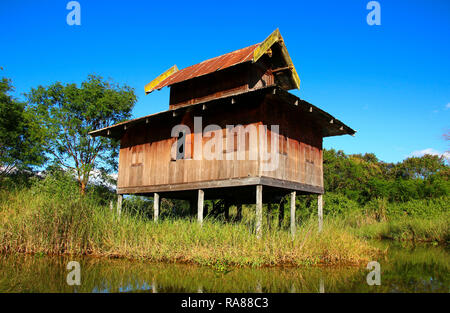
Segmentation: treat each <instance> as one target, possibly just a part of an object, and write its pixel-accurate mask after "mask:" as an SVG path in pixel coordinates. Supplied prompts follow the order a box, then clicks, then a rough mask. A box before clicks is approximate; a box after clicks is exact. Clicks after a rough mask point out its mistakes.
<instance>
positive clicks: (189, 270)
mask: <svg viewBox="0 0 450 313" xmlns="http://www.w3.org/2000/svg"><path fill="white" fill-rule="evenodd" d="M376 244H377V245H379V246H380V247H381V248H383V249H388V253H387V254H386V256H384V257H382V258H380V259H378V260H376V261H378V262H379V263H380V265H381V285H379V286H369V285H368V284H367V282H366V275H367V274H368V273H369V270H367V269H366V268H365V266H362V267H329V266H327V267H302V268H262V269H252V268H231V269H229V270H230V271H229V272H228V271H225V272H219V271H216V270H214V269H212V268H209V267H201V266H192V265H179V264H154V263H148V262H144V261H129V260H117V259H116V260H109V259H98V258H90V257H81V258H80V257H47V256H36V255H35V256H29V255H0V275H1V276H0V292H250V293H251V292H314V293H315V292H444V293H448V292H450V277H449V276H450V274H449V270H450V253H449V250H448V249H447V248H446V247H442V246H440V247H438V246H432V245H418V246H412V245H401V244H393V243H380V242H378V243H376ZM71 260H74V261H78V262H79V263H80V265H81V285H80V286H69V285H68V284H67V282H66V276H67V274H68V273H69V270H67V269H66V266H67V263H68V262H69V261H71Z"/></svg>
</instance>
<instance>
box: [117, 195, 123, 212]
mask: <svg viewBox="0 0 450 313" xmlns="http://www.w3.org/2000/svg"><path fill="white" fill-rule="evenodd" d="M122 201H123V195H118V196H117V215H118V216H119V217H120V214H122Z"/></svg>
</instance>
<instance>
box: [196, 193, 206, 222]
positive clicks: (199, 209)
mask: <svg viewBox="0 0 450 313" xmlns="http://www.w3.org/2000/svg"><path fill="white" fill-rule="evenodd" d="M204 198H205V192H204V191H203V190H201V189H199V190H198V200H197V220H198V223H199V224H200V225H202V224H203V201H204Z"/></svg>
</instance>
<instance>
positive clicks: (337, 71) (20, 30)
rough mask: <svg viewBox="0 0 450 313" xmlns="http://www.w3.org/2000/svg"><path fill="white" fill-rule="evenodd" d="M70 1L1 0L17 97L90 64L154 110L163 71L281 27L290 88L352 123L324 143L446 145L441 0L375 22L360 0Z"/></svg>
mask: <svg viewBox="0 0 450 313" xmlns="http://www.w3.org/2000/svg"><path fill="white" fill-rule="evenodd" d="M68 2H69V1H65V0H59V1H31V0H30V1H21V0H2V1H1V2H0V33H1V37H0V38H1V39H0V40H1V43H2V47H1V49H0V66H2V67H3V68H4V70H3V71H1V72H0V75H1V76H7V77H9V78H11V79H12V80H13V83H14V85H15V87H16V96H17V97H21V93H23V92H28V91H29V90H30V88H32V87H36V86H38V85H48V84H50V83H52V82H55V81H61V82H76V83H79V82H81V81H82V80H84V79H85V78H86V77H87V75H88V74H89V73H96V74H100V75H102V76H104V77H107V78H109V77H110V78H113V79H114V80H115V81H116V82H119V83H126V84H128V85H130V86H132V87H134V88H135V90H136V93H137V95H138V102H137V104H136V107H135V109H134V111H133V115H134V116H135V117H139V116H142V115H147V114H151V113H155V112H159V111H163V110H166V109H167V108H168V101H169V93H168V91H169V89H168V88H165V89H163V90H161V91H156V92H154V93H152V94H150V95H147V96H145V94H144V86H145V84H146V83H148V82H150V81H151V80H152V79H153V78H155V77H156V76H158V75H159V74H160V73H161V72H163V71H165V70H166V69H167V68H169V67H170V66H172V65H173V64H177V66H178V68H184V67H186V66H189V65H192V64H195V63H198V62H200V61H203V60H205V59H208V58H211V57H215V56H217V55H220V54H223V53H227V52H230V51H233V50H235V49H239V48H243V47H246V46H249V45H251V44H254V43H257V42H260V41H262V40H264V39H265V38H266V37H267V36H268V35H269V34H270V33H271V32H272V31H273V30H274V29H276V28H279V29H280V32H281V34H282V36H283V37H284V39H285V42H286V45H287V48H288V50H289V53H290V55H291V58H292V60H293V61H294V64H295V66H296V68H297V71H298V73H299V76H300V79H301V86H300V90H296V91H291V92H293V93H294V94H296V95H298V96H300V97H301V98H302V99H305V100H307V101H309V102H311V103H313V104H315V105H317V106H318V107H320V108H322V109H324V110H326V111H328V112H329V113H331V114H332V115H334V116H335V117H336V118H338V119H340V120H341V121H343V122H345V123H346V124H348V125H349V126H351V127H352V128H354V129H356V130H357V131H358V132H357V134H356V136H355V137H351V136H340V137H330V138H326V139H325V140H324V146H325V148H335V149H343V150H344V151H345V152H347V153H365V152H373V153H375V154H376V155H377V156H378V157H379V158H380V159H382V160H384V161H387V162H397V161H401V160H402V159H404V158H405V157H407V156H409V155H411V154H412V153H416V154H418V153H420V152H418V151H425V150H426V149H428V150H426V151H431V152H440V153H442V152H444V151H446V150H449V146H448V142H446V141H445V140H444V139H443V136H442V135H443V134H444V133H445V132H447V131H449V129H450V122H449V121H450V75H449V73H450V1H445V0H443V1H438V0H434V1H430V0H422V1H419V0H409V1H402V0H396V1H393V0H389V1H387V0H384V1H383V0H380V1H379V3H380V5H381V25H380V26H369V25H368V24H367V23H366V16H367V14H368V13H369V10H367V9H366V5H367V3H368V2H369V1H361V0H352V1H351V0H349V1H300V0H296V1H262V0H260V1H245V2H243V1H234V0H230V1H212V0H210V1H180V2H177V1H158V2H156V1H148V0H147V1H111V0H109V1H102V0H95V1H94V0H89V1H87V0H79V3H80V5H81V25H80V26H69V25H67V23H66V16H67V14H68V13H69V10H67V9H66V4H67V3H68Z"/></svg>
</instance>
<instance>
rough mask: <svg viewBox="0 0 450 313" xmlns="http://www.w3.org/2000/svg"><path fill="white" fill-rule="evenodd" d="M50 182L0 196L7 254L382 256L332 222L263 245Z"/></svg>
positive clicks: (239, 227) (0, 241)
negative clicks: (118, 207)
mask: <svg viewBox="0 0 450 313" xmlns="http://www.w3.org/2000/svg"><path fill="white" fill-rule="evenodd" d="M54 183H55V182H52V181H51V180H50V181H44V182H40V183H38V184H35V186H33V187H32V188H25V189H17V190H12V191H11V190H8V191H1V192H0V252H3V253H12V252H23V253H33V254H35V253H42V254H48V255H67V254H69V255H92V256H102V257H113V258H128V259H141V260H149V261H155V262H179V263H194V264H201V265H210V266H215V267H218V268H220V267H221V266H229V265H234V266H277V265H292V266H301V265H311V264H315V265H317V264H360V263H362V262H367V261H369V260H371V259H372V258H373V257H374V256H375V255H376V254H377V253H379V250H378V249H376V248H374V247H373V246H371V245H370V244H369V243H368V242H367V241H366V240H364V239H361V238H358V237H357V236H356V235H355V234H352V233H351V232H349V231H347V230H346V229H343V228H342V227H341V224H340V223H338V222H335V221H334V220H333V219H329V220H325V224H324V231H323V232H322V233H320V234H319V233H318V231H317V225H316V224H317V221H316V219H311V220H308V221H305V222H304V223H302V225H301V226H300V227H299V228H298V230H297V233H296V235H295V236H294V237H292V236H291V234H290V233H289V232H288V231H286V230H284V229H278V228H272V229H270V230H269V229H267V228H266V229H265V230H264V232H263V235H262V238H261V239H257V238H256V236H255V235H254V233H253V230H252V228H251V227H249V223H224V222H222V221H220V220H210V219H206V220H205V221H204V223H203V226H200V225H198V224H197V222H196V221H195V220H193V219H189V218H182V219H181V218H178V219H177V218H170V219H165V220H161V221H160V222H158V223H154V222H153V221H152V220H151V219H148V218H147V217H146V216H144V215H140V214H131V213H128V212H124V213H123V214H122V215H121V216H120V218H119V217H118V216H117V214H116V213H115V212H113V211H111V210H110V209H109V207H108V206H102V205H99V204H98V202H97V201H96V200H95V199H93V198H92V197H90V196H89V195H86V196H81V195H79V193H78V192H77V190H76V186H75V187H74V186H72V185H71V183H67V184H66V185H63V186H60V184H59V185H57V186H56V185H55V186H54Z"/></svg>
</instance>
